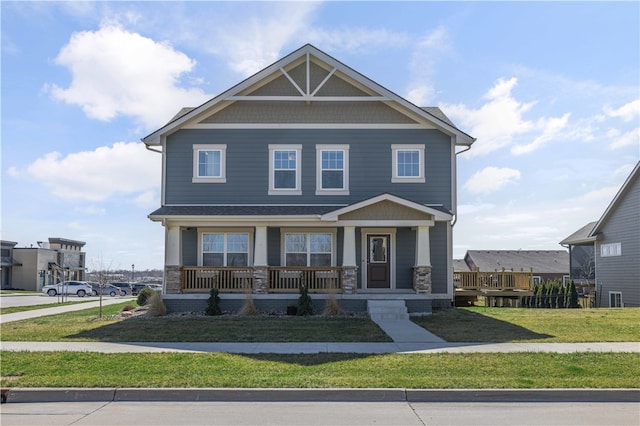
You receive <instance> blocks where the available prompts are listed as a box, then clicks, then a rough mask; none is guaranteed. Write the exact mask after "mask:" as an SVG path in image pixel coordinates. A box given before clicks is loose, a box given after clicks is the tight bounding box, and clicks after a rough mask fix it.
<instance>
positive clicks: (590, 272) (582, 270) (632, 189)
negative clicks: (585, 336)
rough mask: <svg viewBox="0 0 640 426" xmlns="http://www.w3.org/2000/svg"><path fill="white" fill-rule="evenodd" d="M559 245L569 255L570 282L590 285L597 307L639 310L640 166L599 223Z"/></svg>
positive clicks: (632, 172)
mask: <svg viewBox="0 0 640 426" xmlns="http://www.w3.org/2000/svg"><path fill="white" fill-rule="evenodd" d="M560 244H562V245H566V246H568V247H569V250H570V252H571V253H572V256H571V261H572V267H571V273H572V275H571V278H572V279H574V280H580V279H581V278H584V277H585V276H586V278H588V279H589V280H590V281H591V282H594V287H595V292H596V293H595V301H594V302H595V305H596V306H597V307H610V308H620V307H624V306H627V307H639V306H640V162H639V163H636V165H635V167H634V168H633V170H632V171H631V174H630V175H629V176H628V177H627V179H626V180H625V182H624V183H623V184H622V187H621V188H620V190H619V191H618V192H617V194H616V195H615V197H614V198H613V200H612V201H611V203H610V204H609V206H608V207H607V209H606V210H605V211H604V213H603V214H602V216H601V217H600V219H599V220H598V221H596V222H591V223H588V224H587V225H585V226H583V227H582V228H580V229H579V230H577V231H576V232H574V233H573V234H571V235H570V236H569V237H567V238H565V239H564V240H562V241H561V242H560ZM574 254H576V255H574Z"/></svg>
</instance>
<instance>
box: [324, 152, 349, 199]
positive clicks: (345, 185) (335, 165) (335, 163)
mask: <svg viewBox="0 0 640 426" xmlns="http://www.w3.org/2000/svg"><path fill="white" fill-rule="evenodd" d="M316 195H349V145H316Z"/></svg>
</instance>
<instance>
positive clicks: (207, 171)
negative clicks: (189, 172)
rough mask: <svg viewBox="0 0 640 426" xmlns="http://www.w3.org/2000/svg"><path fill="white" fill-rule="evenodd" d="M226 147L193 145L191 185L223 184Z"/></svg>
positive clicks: (225, 177) (224, 180)
mask: <svg viewBox="0 0 640 426" xmlns="http://www.w3.org/2000/svg"><path fill="white" fill-rule="evenodd" d="M226 153H227V146H226V145H204V144H203V145H193V179H192V181H193V183H224V182H226V181H227V176H226V156H227V155H226Z"/></svg>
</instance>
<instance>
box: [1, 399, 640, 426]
mask: <svg viewBox="0 0 640 426" xmlns="http://www.w3.org/2000/svg"><path fill="white" fill-rule="evenodd" d="M0 423H1V424H2V425H3V426H14V425H74V426H82V425H109V426H118V425H137V426H140V425H154V426H160V425H172V426H173V425H278V426H286V425H295V426H300V425H308V426H313V425H332V426H339V425H350V426H355V425H403V426H404V425H407V426H410V425H465V426H467V425H477V426H481V425H493V426H501V425H504V426H514V425H536V426H539V425H583V426H590V425H594V426H595V425H597V426H600V425H616V426H626V425H629V426H638V424H640V404H638V403H616V402H608V403H593V402H588V403H580V402H560V403H558V402H551V403H549V402H525V403H523V402H493V403H466V402H322V401H310V402H261V401H251V402H246V401H232V402H220V401H219V402H175V401H169V402H167V401H158V402H135V401H122V402H66V403H39V404H35V403H31V404H4V405H2V412H1V414H0Z"/></svg>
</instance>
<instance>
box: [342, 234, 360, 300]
mask: <svg viewBox="0 0 640 426" xmlns="http://www.w3.org/2000/svg"><path fill="white" fill-rule="evenodd" d="M343 240H344V241H343V244H342V291H343V292H344V293H347V294H349V293H355V292H356V288H357V287H358V283H357V280H358V275H357V273H356V271H357V269H358V267H357V265H356V227H355V226H345V227H344V238H343Z"/></svg>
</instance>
